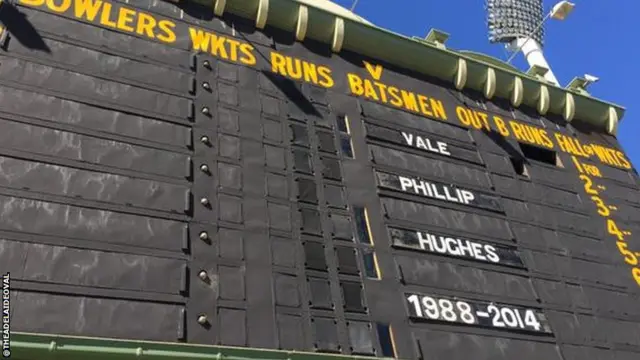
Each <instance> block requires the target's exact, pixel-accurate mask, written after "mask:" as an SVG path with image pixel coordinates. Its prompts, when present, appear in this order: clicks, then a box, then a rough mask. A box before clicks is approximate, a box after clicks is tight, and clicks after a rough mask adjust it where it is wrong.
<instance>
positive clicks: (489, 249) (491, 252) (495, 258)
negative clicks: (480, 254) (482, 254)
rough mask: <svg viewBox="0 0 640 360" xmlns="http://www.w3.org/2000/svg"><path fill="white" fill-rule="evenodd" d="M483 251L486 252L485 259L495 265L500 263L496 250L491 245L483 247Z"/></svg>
mask: <svg viewBox="0 0 640 360" xmlns="http://www.w3.org/2000/svg"><path fill="white" fill-rule="evenodd" d="M484 251H486V252H487V258H488V259H489V261H491V262H494V263H497V262H500V257H499V256H498V254H496V248H495V247H493V246H491V245H485V246H484Z"/></svg>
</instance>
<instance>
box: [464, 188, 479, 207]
mask: <svg viewBox="0 0 640 360" xmlns="http://www.w3.org/2000/svg"><path fill="white" fill-rule="evenodd" d="M461 192H462V202H463V203H465V204H469V203H470V202H471V201H473V200H475V198H476V197H475V196H474V195H473V193H472V192H471V191H467V190H462V191H461Z"/></svg>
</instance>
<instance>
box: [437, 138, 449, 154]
mask: <svg viewBox="0 0 640 360" xmlns="http://www.w3.org/2000/svg"><path fill="white" fill-rule="evenodd" d="M448 146H449V144H447V143H443V142H440V141H438V151H439V152H440V154H444V155H447V156H451V153H450V152H449V149H447V147H448Z"/></svg>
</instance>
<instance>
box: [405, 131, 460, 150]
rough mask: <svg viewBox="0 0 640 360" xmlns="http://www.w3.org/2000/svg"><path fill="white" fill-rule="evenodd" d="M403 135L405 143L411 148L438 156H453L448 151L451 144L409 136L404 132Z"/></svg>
mask: <svg viewBox="0 0 640 360" xmlns="http://www.w3.org/2000/svg"><path fill="white" fill-rule="evenodd" d="M401 133H402V137H403V138H404V140H405V142H406V143H407V145H409V146H413V147H416V148H418V149H422V150H427V151H430V152H434V153H437V154H442V155H447V156H451V153H450V152H449V149H448V147H449V144H447V143H444V142H441V141H433V140H430V139H428V138H425V137H421V136H417V135H413V134H408V133H406V132H404V131H402V132H401Z"/></svg>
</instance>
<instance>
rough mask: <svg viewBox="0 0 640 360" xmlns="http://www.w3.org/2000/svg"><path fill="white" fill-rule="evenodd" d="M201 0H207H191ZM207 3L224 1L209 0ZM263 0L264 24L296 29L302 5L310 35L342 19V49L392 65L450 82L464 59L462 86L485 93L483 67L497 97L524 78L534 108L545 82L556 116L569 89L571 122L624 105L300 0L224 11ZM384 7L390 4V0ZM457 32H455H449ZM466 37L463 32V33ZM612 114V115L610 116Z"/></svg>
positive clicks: (605, 115) (328, 32) (244, 11)
mask: <svg viewBox="0 0 640 360" xmlns="http://www.w3.org/2000/svg"><path fill="white" fill-rule="evenodd" d="M191 1H198V2H203V1H206V0H191ZM209 1H211V3H210V5H213V4H215V3H216V2H217V1H222V0H209ZM260 4H262V6H263V7H267V8H268V11H267V19H266V24H267V25H269V26H273V27H276V28H279V29H282V30H285V31H289V32H295V30H296V25H297V20H298V10H299V8H300V7H301V6H306V7H307V9H308V22H307V33H306V36H307V37H308V38H311V39H314V40H317V41H321V42H324V43H327V44H329V45H331V44H332V40H333V35H334V34H333V33H334V28H335V24H336V19H337V18H341V19H343V21H344V38H343V43H342V49H346V50H350V51H353V52H356V53H359V54H362V55H365V56H368V57H372V58H374V59H380V60H383V61H385V62H388V63H391V64H394V65H396V66H399V67H402V68H407V69H410V70H413V71H417V72H419V73H423V74H425V75H428V76H432V77H436V78H440V79H442V80H445V81H449V82H451V83H453V81H454V77H455V75H456V71H457V68H458V63H459V60H460V59H463V60H465V61H466V63H467V69H468V71H467V78H468V79H467V80H468V81H467V82H466V87H467V88H471V89H474V90H476V91H480V92H483V90H484V87H485V81H487V76H486V74H487V71H488V68H491V69H493V70H494V72H495V79H496V93H495V94H496V96H497V97H502V98H505V99H509V100H510V98H511V96H510V95H511V92H512V91H513V89H514V81H515V78H519V79H520V80H521V81H522V84H523V86H522V89H523V101H522V104H524V105H528V106H531V107H533V108H538V102H539V101H540V92H541V90H540V88H541V86H544V87H546V88H547V90H548V93H549V106H548V108H549V112H550V113H552V114H556V115H559V116H563V115H564V114H565V106H566V105H567V101H566V99H567V96H568V95H567V94H568V93H569V94H570V96H572V97H573V99H574V103H575V121H582V122H587V123H589V124H591V125H594V126H596V127H597V128H600V129H602V130H603V131H606V129H608V128H613V127H611V125H612V122H616V124H615V125H616V126H615V127H616V128H617V121H619V120H621V119H622V118H623V116H624V113H625V108H624V107H622V106H619V105H617V104H614V103H611V102H607V101H604V100H600V99H596V98H594V97H591V96H589V94H587V93H585V92H581V91H578V90H574V89H565V88H562V87H559V86H556V85H554V84H550V83H547V82H545V81H542V80H540V79H538V78H536V77H534V76H531V75H528V74H526V73H524V72H522V71H519V70H517V69H516V68H514V67H512V66H508V65H506V64H504V63H502V62H501V61H500V60H498V59H494V58H490V57H489V56H486V55H484V56H482V55H481V54H477V53H473V52H467V51H459V52H458V51H453V50H451V49H446V48H442V47H438V46H435V45H433V44H429V43H428V42H426V41H424V40H423V39H412V38H409V37H406V36H403V35H401V34H397V33H394V32H391V31H389V30H387V29H383V28H380V27H377V26H375V25H373V24H370V23H365V22H362V21H358V20H357V19H353V18H350V17H340V16H339V15H336V14H335V13H332V12H329V11H327V10H325V9H321V8H317V7H314V6H312V5H309V4H307V3H303V2H301V1H298V0H226V6H225V11H226V12H229V13H232V14H235V15H238V16H241V17H244V18H248V19H256V17H257V14H258V9H259V7H260ZM388 6H393V4H391V3H389V5H388ZM455 35H456V34H455V33H454V34H453V36H455ZM461 35H462V36H464V34H461ZM613 115H615V116H613Z"/></svg>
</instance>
